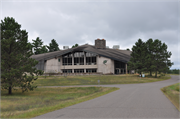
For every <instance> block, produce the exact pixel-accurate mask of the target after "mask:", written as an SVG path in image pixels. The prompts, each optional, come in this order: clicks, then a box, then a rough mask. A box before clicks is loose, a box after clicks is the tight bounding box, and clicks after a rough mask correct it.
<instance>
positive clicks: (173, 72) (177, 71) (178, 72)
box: [167, 69, 180, 74]
mask: <svg viewBox="0 0 180 119" xmlns="http://www.w3.org/2000/svg"><path fill="white" fill-rule="evenodd" d="M167 73H168V74H180V71H179V69H171V70H168V71H167Z"/></svg>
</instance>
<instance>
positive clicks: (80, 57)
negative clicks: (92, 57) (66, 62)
mask: <svg viewBox="0 0 180 119" xmlns="http://www.w3.org/2000/svg"><path fill="white" fill-rule="evenodd" d="M74 65H84V52H75V53H74Z"/></svg>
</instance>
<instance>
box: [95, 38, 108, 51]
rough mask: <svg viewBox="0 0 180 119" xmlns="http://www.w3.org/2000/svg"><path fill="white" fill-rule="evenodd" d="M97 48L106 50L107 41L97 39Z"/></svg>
mask: <svg viewBox="0 0 180 119" xmlns="http://www.w3.org/2000/svg"><path fill="white" fill-rule="evenodd" d="M95 48H97V49H105V48H106V40H105V39H102V40H101V39H99V38H98V39H96V40H95Z"/></svg>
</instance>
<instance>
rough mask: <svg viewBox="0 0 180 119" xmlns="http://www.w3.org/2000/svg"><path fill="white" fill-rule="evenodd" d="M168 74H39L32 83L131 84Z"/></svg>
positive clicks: (157, 79)
mask: <svg viewBox="0 0 180 119" xmlns="http://www.w3.org/2000/svg"><path fill="white" fill-rule="evenodd" d="M169 78H170V76H169V75H167V76H161V77H158V78H154V77H150V76H147V77H145V78H140V77H139V76H137V75H129V74H128V75H99V76H97V75H95V76H94V75H91V76H67V77H63V76H46V78H45V76H40V77H39V78H38V79H37V80H36V81H35V82H34V85H37V86H67V85H68V86H70V85H98V80H100V83H99V84H132V83H148V82H155V81H162V80H166V79H169Z"/></svg>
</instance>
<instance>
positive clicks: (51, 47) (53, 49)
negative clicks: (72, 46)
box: [47, 39, 60, 52]
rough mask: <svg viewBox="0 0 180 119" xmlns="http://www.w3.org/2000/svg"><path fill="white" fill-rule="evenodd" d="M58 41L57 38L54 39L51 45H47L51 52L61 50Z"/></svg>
mask: <svg viewBox="0 0 180 119" xmlns="http://www.w3.org/2000/svg"><path fill="white" fill-rule="evenodd" d="M58 46H59V45H58V43H57V42H56V40H54V39H52V40H51V43H49V46H47V48H48V49H49V52H53V51H58V50H60V49H59V47H58Z"/></svg>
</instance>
